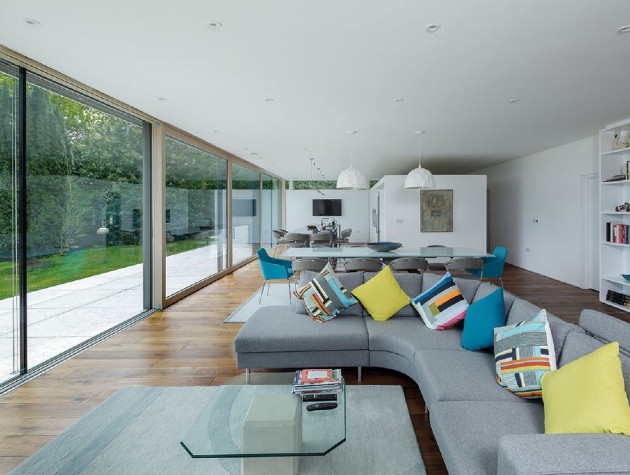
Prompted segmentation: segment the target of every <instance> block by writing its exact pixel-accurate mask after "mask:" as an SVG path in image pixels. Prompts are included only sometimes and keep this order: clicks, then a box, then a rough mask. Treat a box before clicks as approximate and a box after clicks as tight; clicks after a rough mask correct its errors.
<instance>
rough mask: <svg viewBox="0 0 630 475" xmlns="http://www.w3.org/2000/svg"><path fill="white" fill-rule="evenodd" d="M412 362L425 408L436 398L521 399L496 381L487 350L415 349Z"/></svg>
mask: <svg viewBox="0 0 630 475" xmlns="http://www.w3.org/2000/svg"><path fill="white" fill-rule="evenodd" d="M414 363H415V367H416V378H417V380H418V381H419V386H420V390H421V391H422V394H423V396H424V400H425V402H426V403H427V405H428V406H429V408H431V407H432V406H433V405H434V404H435V403H436V402H439V401H504V402H513V403H523V402H525V400H524V399H521V398H519V397H518V396H515V395H514V394H512V393H510V392H509V391H508V390H507V389H504V388H503V387H501V386H499V384H498V383H497V382H496V368H495V363H494V357H493V355H492V354H490V353H486V352H480V351H475V352H473V351H444V350H418V351H416V354H415V356H414Z"/></svg>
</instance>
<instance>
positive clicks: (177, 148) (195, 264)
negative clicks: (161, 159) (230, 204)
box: [166, 136, 227, 297]
mask: <svg viewBox="0 0 630 475" xmlns="http://www.w3.org/2000/svg"><path fill="white" fill-rule="evenodd" d="M226 216H227V161H226V160H224V159H222V158H219V157H217V156H215V155H213V154H211V153H209V152H206V151H204V150H201V149H198V148H196V147H193V146H192V145H189V144H187V143H184V142H182V141H179V140H177V139H174V138H172V137H168V136H167V137H166V256H167V257H166V295H167V297H168V296H171V295H173V294H175V293H177V292H180V291H181V290H183V289H186V288H187V287H190V286H191V285H194V284H196V283H197V282H199V281H201V280H203V279H206V278H208V277H210V276H212V275H214V274H216V273H217V272H220V271H222V270H225V269H226V268H227V233H226V221H227V220H226Z"/></svg>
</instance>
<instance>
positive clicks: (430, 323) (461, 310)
mask: <svg viewBox="0 0 630 475" xmlns="http://www.w3.org/2000/svg"><path fill="white" fill-rule="evenodd" d="M411 304H412V305H413V306H414V307H415V308H416V310H418V313H419V314H420V316H421V317H422V320H424V323H425V325H426V326H427V327H429V328H431V329H433V330H446V329H447V328H449V327H452V326H453V325H455V324H456V323H457V322H460V321H462V320H463V319H464V317H465V316H466V310H468V302H466V299H465V298H464V296H463V295H462V293H461V292H460V290H459V288H458V287H457V284H456V283H455V282H453V278H452V277H451V274H449V273H448V272H447V273H446V274H444V277H442V278H441V279H440V280H438V281H437V282H436V283H435V285H433V286H432V287H431V288H430V289H429V290H427V291H425V292H422V293H421V294H420V295H418V296H417V297H415V298H413V299H411Z"/></svg>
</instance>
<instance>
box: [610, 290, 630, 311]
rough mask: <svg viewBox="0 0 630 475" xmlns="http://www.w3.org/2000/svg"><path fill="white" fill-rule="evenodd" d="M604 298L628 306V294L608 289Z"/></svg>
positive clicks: (629, 299) (629, 301)
mask: <svg viewBox="0 0 630 475" xmlns="http://www.w3.org/2000/svg"><path fill="white" fill-rule="evenodd" d="M606 300H608V301H609V302H612V303H616V304H617V305H623V306H624V307H630V295H626V294H622V293H620V292H615V291H614V290H609V291H608V292H606Z"/></svg>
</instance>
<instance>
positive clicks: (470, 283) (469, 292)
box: [453, 277, 481, 303]
mask: <svg viewBox="0 0 630 475" xmlns="http://www.w3.org/2000/svg"><path fill="white" fill-rule="evenodd" d="M453 282H455V283H456V284H457V288H459V291H460V292H461V293H462V295H463V296H464V298H465V299H466V302H468V303H472V301H473V299H474V298H475V294H476V293H477V289H479V287H480V286H481V281H479V280H476V279H458V278H457V277H453Z"/></svg>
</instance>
